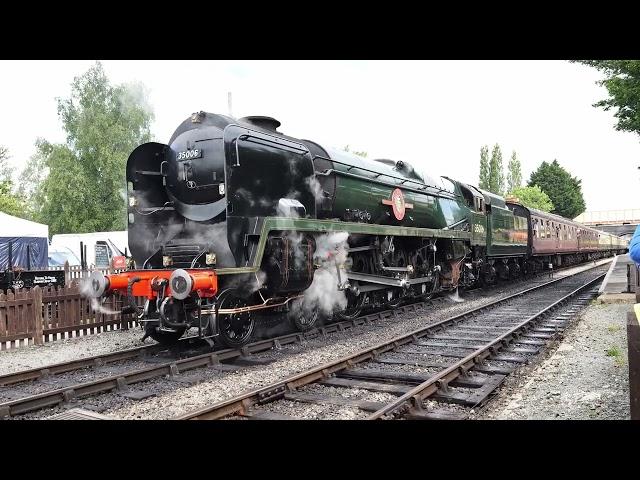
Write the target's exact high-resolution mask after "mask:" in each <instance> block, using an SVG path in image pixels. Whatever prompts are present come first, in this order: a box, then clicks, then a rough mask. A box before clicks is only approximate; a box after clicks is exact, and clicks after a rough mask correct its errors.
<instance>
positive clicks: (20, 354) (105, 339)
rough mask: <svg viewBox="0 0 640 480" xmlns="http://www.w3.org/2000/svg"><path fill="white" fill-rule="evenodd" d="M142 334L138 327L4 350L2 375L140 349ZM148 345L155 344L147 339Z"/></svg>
mask: <svg viewBox="0 0 640 480" xmlns="http://www.w3.org/2000/svg"><path fill="white" fill-rule="evenodd" d="M142 335H143V332H142V330H140V329H139V328H133V329H130V330H125V331H121V330H113V331H111V332H103V333H97V334H95V335H87V336H82V337H75V338H68V339H66V340H58V341H55V342H50V343H46V344H44V345H31V346H29V347H23V348H17V349H15V350H3V351H0V375H4V374H7V373H13V372H18V371H21V370H27V369H30V368H37V367H43V366H45V365H51V364H53V363H61V362H68V361H70V360H76V359H78V358H84V357H92V356H94V355H100V354H103V353H109V352H116V351H118V350H125V349H127V348H131V347H137V346H139V345H142V344H141V343H140V339H141V338H142ZM145 343H153V341H152V340H151V339H147V340H145Z"/></svg>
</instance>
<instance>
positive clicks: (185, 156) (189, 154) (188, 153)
mask: <svg viewBox="0 0 640 480" xmlns="http://www.w3.org/2000/svg"><path fill="white" fill-rule="evenodd" d="M201 157H202V150H201V149H199V148H194V149H193V150H185V151H184V152H178V155H177V156H176V160H178V161H181V160H192V159H194V158H201Z"/></svg>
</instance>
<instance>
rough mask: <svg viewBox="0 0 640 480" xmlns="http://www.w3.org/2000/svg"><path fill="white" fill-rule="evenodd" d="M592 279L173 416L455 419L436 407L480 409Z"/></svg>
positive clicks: (552, 287)
mask: <svg viewBox="0 0 640 480" xmlns="http://www.w3.org/2000/svg"><path fill="white" fill-rule="evenodd" d="M593 269H596V270H597V269H598V267H593V268H592V270H593ZM592 273H593V275H592V276H591V278H589V279H587V280H584V279H583V278H580V277H584V275H583V276H580V275H579V274H578V275H574V276H570V277H565V278H562V279H558V280H552V281H550V282H546V283H544V284H542V285H538V286H535V287H532V288H530V289H527V290H525V291H523V292H520V293H517V294H514V295H511V296H509V297H507V298H504V299H501V300H498V301H496V302H494V303H492V304H489V305H486V306H483V307H480V308H476V309H474V310H472V311H469V312H467V313H464V314H462V315H457V316H455V317H452V318H449V319H446V320H443V321H440V322H437V323H435V324H432V325H430V326H428V327H426V328H422V329H419V330H416V331H413V332H410V333H408V334H406V335H403V336H401V337H396V338H395V339H393V340H391V341H388V342H385V343H381V344H379V345H376V346H374V347H372V348H368V349H366V350H362V351H360V352H358V353H356V354H354V355H350V356H348V357H345V358H342V359H340V360H338V361H334V362H330V363H327V364H324V365H321V366H319V367H316V368H314V369H311V370H308V371H306V372H303V373H300V374H297V375H295V376H292V377H290V378H288V379H286V380H283V381H279V382H277V383H274V384H272V385H269V386H267V387H263V388H260V389H258V390H253V391H250V392H246V393H245V394H242V395H239V396H236V397H234V398H232V399H229V400H226V401H223V402H218V403H216V404H213V405H211V406H208V407H206V408H202V409H199V410H197V411H194V412H191V413H188V414H185V415H182V416H179V417H176V419H178V420H192V419H197V420H207V419H223V418H224V419H267V420H269V419H297V418H301V416H302V417H303V418H304V417H305V416H306V417H307V418H308V415H309V410H308V407H307V406H308V405H313V406H314V407H317V408H316V410H315V412H312V418H323V417H322V416H318V411H320V412H322V411H324V412H325V413H328V415H327V417H326V418H336V417H335V416H332V415H335V410H336V409H338V410H342V411H344V410H345V409H346V410H347V411H348V413H349V416H348V417H346V418H358V419H368V420H374V419H391V418H408V419H461V418H464V417H465V415H464V414H462V415H461V414H460V413H457V414H456V413H451V411H450V410H447V409H443V408H440V407H439V405H449V404H458V405H462V406H465V407H470V408H473V407H477V406H479V405H482V404H483V403H485V402H486V400H487V399H488V398H489V396H490V394H491V393H492V392H493V391H495V389H496V388H497V387H498V386H499V385H500V384H501V383H502V382H503V380H504V379H505V378H506V376H507V375H509V374H510V373H511V372H513V371H514V370H515V368H517V366H518V365H520V364H524V363H527V361H528V359H529V357H532V356H535V355H537V354H538V353H540V351H541V350H543V349H544V347H545V345H546V344H547V342H548V341H550V340H552V339H553V338H554V337H555V336H556V335H557V334H558V333H559V332H561V331H562V330H563V329H564V328H565V327H566V326H567V324H568V322H569V320H570V319H571V318H572V317H573V316H574V315H575V314H576V312H578V310H580V309H581V308H582V307H583V306H585V305H586V304H587V303H588V302H589V300H590V299H591V298H593V297H594V296H595V295H597V288H595V287H594V285H597V284H598V282H599V281H600V280H602V279H603V278H604V276H605V273H604V272H601V271H600V272H592ZM576 277H577V278H576ZM300 411H301V412H302V415H298V414H297V413H296V412H300Z"/></svg>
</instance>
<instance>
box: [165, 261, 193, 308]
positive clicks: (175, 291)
mask: <svg viewBox="0 0 640 480" xmlns="http://www.w3.org/2000/svg"><path fill="white" fill-rule="evenodd" d="M169 288H171V296H172V297H173V298H176V299H178V300H184V299H185V298H187V297H188V296H189V294H190V293H191V290H192V289H193V279H192V278H191V275H189V274H188V273H187V272H186V271H185V270H183V269H181V268H179V269H178V270H176V271H174V272H173V273H172V274H171V276H170V277H169Z"/></svg>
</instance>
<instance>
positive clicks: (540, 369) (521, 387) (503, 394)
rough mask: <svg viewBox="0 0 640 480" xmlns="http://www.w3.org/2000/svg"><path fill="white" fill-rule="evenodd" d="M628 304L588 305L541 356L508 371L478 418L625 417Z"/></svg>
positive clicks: (579, 418)
mask: <svg viewBox="0 0 640 480" xmlns="http://www.w3.org/2000/svg"><path fill="white" fill-rule="evenodd" d="M630 308H631V305H629V304H626V305H625V304H604V305H591V306H589V307H588V308H587V309H586V310H584V311H583V313H582V314H581V315H580V317H579V319H578V320H577V321H575V320H574V321H573V323H572V326H571V327H569V329H568V330H565V332H564V338H563V340H561V341H560V342H557V343H556V347H557V348H555V349H550V350H549V351H548V353H547V354H546V355H545V357H544V358H542V359H541V360H540V361H538V362H536V363H535V364H532V365H528V366H526V367H524V368H522V369H520V370H519V371H517V372H516V373H514V374H512V375H510V376H509V377H508V378H507V380H506V382H505V384H504V386H503V387H502V389H501V390H500V392H499V394H498V395H497V396H496V397H495V398H494V399H493V400H492V401H491V402H490V403H489V404H488V405H487V406H486V407H485V409H484V410H483V411H482V412H481V413H480V414H479V415H478V417H477V418H482V419H504V420H507V419H508V420H512V419H515V420H522V419H531V420H551V419H554V420H559V419H573V420H593V419H602V420H628V419H629V377H628V363H627V332H626V321H627V320H626V318H627V312H628V311H629V310H630Z"/></svg>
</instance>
